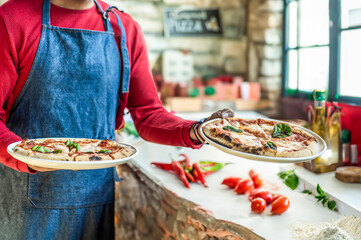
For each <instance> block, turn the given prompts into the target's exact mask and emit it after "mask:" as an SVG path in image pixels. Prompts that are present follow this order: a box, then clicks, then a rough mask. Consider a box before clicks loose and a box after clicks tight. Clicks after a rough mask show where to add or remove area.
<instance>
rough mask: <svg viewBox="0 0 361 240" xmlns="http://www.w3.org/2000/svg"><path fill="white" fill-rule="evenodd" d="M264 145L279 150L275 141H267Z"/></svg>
mask: <svg viewBox="0 0 361 240" xmlns="http://www.w3.org/2000/svg"><path fill="white" fill-rule="evenodd" d="M264 145H265V146H266V147H269V148H270V149H272V150H277V146H276V144H274V143H273V142H271V141H268V142H266V143H265V144H264Z"/></svg>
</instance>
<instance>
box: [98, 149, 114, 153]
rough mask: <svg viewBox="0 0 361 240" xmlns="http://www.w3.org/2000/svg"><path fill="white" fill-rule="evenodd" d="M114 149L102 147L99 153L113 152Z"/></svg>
mask: <svg viewBox="0 0 361 240" xmlns="http://www.w3.org/2000/svg"><path fill="white" fill-rule="evenodd" d="M111 152H112V151H110V150H108V149H102V150H100V151H99V153H111Z"/></svg>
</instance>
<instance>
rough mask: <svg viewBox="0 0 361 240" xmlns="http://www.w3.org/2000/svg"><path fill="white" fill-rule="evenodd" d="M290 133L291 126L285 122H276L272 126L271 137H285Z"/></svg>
mask: <svg viewBox="0 0 361 240" xmlns="http://www.w3.org/2000/svg"><path fill="white" fill-rule="evenodd" d="M291 135H292V128H291V127H290V126H288V125H287V124H283V123H280V124H277V125H276V126H274V128H273V133H272V137H273V138H285V137H288V136H291Z"/></svg>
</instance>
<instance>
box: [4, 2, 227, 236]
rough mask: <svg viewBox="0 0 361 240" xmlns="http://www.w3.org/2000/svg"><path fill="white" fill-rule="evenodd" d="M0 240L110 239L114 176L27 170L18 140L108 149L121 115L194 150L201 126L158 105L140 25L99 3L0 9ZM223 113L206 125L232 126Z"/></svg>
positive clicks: (152, 136)
mask: <svg viewBox="0 0 361 240" xmlns="http://www.w3.org/2000/svg"><path fill="white" fill-rule="evenodd" d="M0 73H1V75H0V162H1V164H0V221H1V224H0V239H2V240H4V239H11V240H16V239H19V240H20V239H62V240H64V239H114V222H113V219H114V177H115V176H114V169H113V168H107V169H99V170H83V171H82V170H80V171H71V170H61V171H60V170H58V171H53V170H54V169H44V168H40V167H36V166H29V165H27V164H25V163H23V162H20V161H18V160H16V159H14V158H12V157H11V156H10V155H9V154H8V153H7V152H6V147H7V146H8V145H9V144H11V143H14V142H17V141H20V140H21V139H22V138H30V139H31V138H49V137H69V138H70V137H71V138H93V139H114V138H115V136H114V134H115V133H114V132H115V130H116V129H119V128H122V127H123V125H124V120H123V113H124V109H125V108H128V110H129V112H130V114H131V116H132V118H133V120H134V122H135V126H136V128H137V130H138V132H139V134H140V135H141V137H142V138H144V139H145V140H148V141H152V142H156V143H161V144H167V145H173V146H184V147H191V148H199V147H201V146H202V143H201V142H200V141H199V140H197V136H196V135H195V133H196V132H197V129H198V126H199V124H198V123H197V122H194V121H187V120H183V119H181V118H178V117H176V116H174V115H173V114H170V113H168V112H167V111H166V110H165V109H164V108H163V107H162V104H161V102H160V101H159V98H158V95H157V92H156V89H155V85H154V82H153V79H152V76H151V71H150V66H149V62H148V57H147V49H146V46H145V41H144V37H143V34H142V32H141V29H140V27H139V25H138V24H137V23H136V22H135V21H134V20H133V19H132V18H131V17H130V16H129V15H127V14H125V13H123V12H120V11H118V10H117V9H116V8H113V7H109V5H108V4H106V3H104V2H102V1H100V0H98V1H95V0H32V1H27V0H9V1H8V2H6V3H5V4H3V5H2V6H1V7H0ZM232 115H233V113H232V111H230V110H227V109H225V110H220V111H218V112H216V113H215V114H213V115H212V116H211V117H210V118H208V119H211V118H215V117H227V116H232Z"/></svg>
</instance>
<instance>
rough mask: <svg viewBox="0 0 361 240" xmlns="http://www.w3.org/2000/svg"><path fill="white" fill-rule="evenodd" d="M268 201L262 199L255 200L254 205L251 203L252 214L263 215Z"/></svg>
mask: <svg viewBox="0 0 361 240" xmlns="http://www.w3.org/2000/svg"><path fill="white" fill-rule="evenodd" d="M266 205H267V203H266V201H265V200H264V199H262V198H255V199H253V200H252V203H251V209H252V212H254V213H261V212H263V211H264V210H265V208H266Z"/></svg>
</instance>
